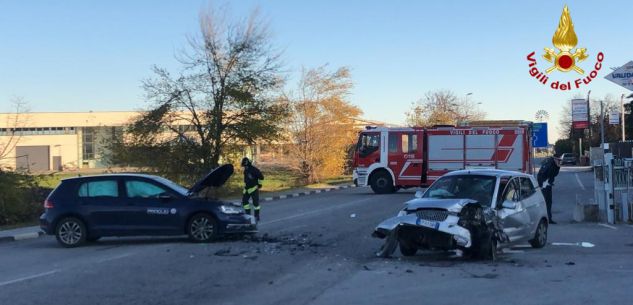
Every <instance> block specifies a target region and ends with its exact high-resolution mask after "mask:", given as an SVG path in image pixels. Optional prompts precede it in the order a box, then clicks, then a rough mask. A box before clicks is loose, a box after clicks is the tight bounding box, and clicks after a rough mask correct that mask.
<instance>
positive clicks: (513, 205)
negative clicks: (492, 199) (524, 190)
mask: <svg viewBox="0 0 633 305" xmlns="http://www.w3.org/2000/svg"><path fill="white" fill-rule="evenodd" d="M501 207H502V208H504V209H510V210H514V209H516V208H517V204H516V202H512V201H504V202H503V203H502V204H501Z"/></svg>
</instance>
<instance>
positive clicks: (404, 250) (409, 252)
mask: <svg viewBox="0 0 633 305" xmlns="http://www.w3.org/2000/svg"><path fill="white" fill-rule="evenodd" d="M417 252H418V248H417V247H415V246H413V247H411V246H409V245H406V244H404V243H402V242H401V243H400V254H402V256H414V255H415V254H416V253H417Z"/></svg>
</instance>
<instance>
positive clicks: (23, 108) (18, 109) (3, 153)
mask: <svg viewBox="0 0 633 305" xmlns="http://www.w3.org/2000/svg"><path fill="white" fill-rule="evenodd" d="M11 104H12V108H13V111H12V112H11V113H8V114H7V115H6V117H5V120H6V122H5V124H4V125H5V126H6V127H5V135H4V136H1V137H0V161H1V160H4V159H6V158H8V156H9V155H10V154H11V152H13V151H14V150H15V146H17V145H18V143H19V142H20V139H21V138H22V132H20V131H19V128H22V127H24V126H26V123H27V121H28V111H29V108H28V103H27V102H26V101H25V100H24V98H22V97H14V98H12V99H11Z"/></svg>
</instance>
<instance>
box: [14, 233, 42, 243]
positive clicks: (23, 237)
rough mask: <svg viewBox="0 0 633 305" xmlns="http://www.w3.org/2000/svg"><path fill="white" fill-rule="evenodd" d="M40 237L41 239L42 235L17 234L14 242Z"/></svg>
mask: <svg viewBox="0 0 633 305" xmlns="http://www.w3.org/2000/svg"><path fill="white" fill-rule="evenodd" d="M38 237H40V233H38V232H31V233H22V234H17V235H15V236H13V240H15V241H18V240H25V239H31V238H38Z"/></svg>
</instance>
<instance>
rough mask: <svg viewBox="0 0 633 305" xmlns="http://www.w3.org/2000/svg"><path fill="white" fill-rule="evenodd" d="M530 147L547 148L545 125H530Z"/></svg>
mask: <svg viewBox="0 0 633 305" xmlns="http://www.w3.org/2000/svg"><path fill="white" fill-rule="evenodd" d="M532 147H547V123H534V124H532Z"/></svg>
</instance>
